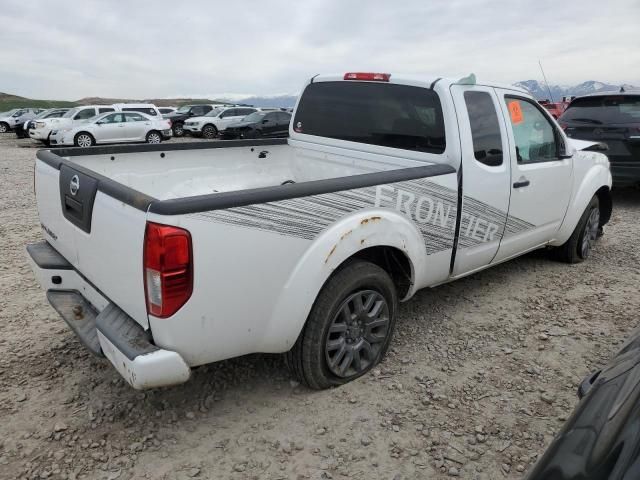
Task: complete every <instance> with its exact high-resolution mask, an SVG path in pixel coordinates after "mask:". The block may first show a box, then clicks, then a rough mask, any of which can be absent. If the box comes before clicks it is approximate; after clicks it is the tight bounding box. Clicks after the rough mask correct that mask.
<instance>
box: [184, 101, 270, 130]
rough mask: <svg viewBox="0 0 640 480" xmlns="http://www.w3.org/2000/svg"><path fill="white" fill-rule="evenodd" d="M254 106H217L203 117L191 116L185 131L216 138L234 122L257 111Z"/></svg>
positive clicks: (186, 123)
mask: <svg viewBox="0 0 640 480" xmlns="http://www.w3.org/2000/svg"><path fill="white" fill-rule="evenodd" d="M257 111H258V109H257V108H253V107H228V108H216V109H214V110H212V111H210V112H209V113H208V114H206V115H205V116H203V117H195V118H191V119H189V120H188V121H186V122H185V124H184V129H185V131H187V132H189V133H191V134H192V135H194V136H203V137H204V138H216V137H217V136H218V134H219V133H220V132H222V131H224V130H225V129H226V128H227V127H228V126H229V125H231V124H232V123H238V122H239V121H240V120H242V119H243V118H244V117H246V116H247V115H251V114H252V113H254V112H257Z"/></svg>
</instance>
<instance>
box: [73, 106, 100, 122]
mask: <svg viewBox="0 0 640 480" xmlns="http://www.w3.org/2000/svg"><path fill="white" fill-rule="evenodd" d="M95 116H96V111H95V109H93V108H85V109H84V110H80V111H79V112H78V113H77V114H76V116H75V117H74V120H86V119H87V118H91V117H95Z"/></svg>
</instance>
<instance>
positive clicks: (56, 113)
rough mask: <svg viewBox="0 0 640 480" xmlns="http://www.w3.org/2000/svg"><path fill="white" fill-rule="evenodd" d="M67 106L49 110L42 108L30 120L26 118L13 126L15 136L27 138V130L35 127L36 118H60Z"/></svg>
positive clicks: (65, 111)
mask: <svg viewBox="0 0 640 480" xmlns="http://www.w3.org/2000/svg"><path fill="white" fill-rule="evenodd" d="M68 110H69V109H68V108H50V109H49V110H44V111H42V112H40V113H39V114H38V115H36V116H35V117H34V118H32V119H31V120H27V121H26V122H24V123H23V124H22V125H20V126H19V127H15V128H14V131H15V132H16V137H18V138H29V130H30V129H31V128H35V125H36V122H37V121H38V120H42V119H45V118H60V117H61V116H63V115H64V114H65V113H67V111H68Z"/></svg>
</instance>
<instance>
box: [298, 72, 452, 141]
mask: <svg viewBox="0 0 640 480" xmlns="http://www.w3.org/2000/svg"><path fill="white" fill-rule="evenodd" d="M293 128H294V130H295V131H296V132H298V133H304V134H307V135H316V136H320V137H328V138H334V139H337V140H346V141H350V142H358V143H366V144H370V145H379V146H382V147H389V148H398V149H402V150H413V151H419V152H427V153H443V152H444V150H445V146H446V143H445V129H444V118H443V115H442V105H441V103H440V99H439V98H438V94H437V93H435V92H434V91H433V90H429V89H426V88H421V87H411V86H406V85H396V84H392V83H391V84H390V83H373V82H318V83H312V84H311V85H309V86H308V87H307V88H306V89H305V91H304V93H303V95H302V98H301V99H300V102H299V105H298V109H297V111H296V116H295V119H294V121H293Z"/></svg>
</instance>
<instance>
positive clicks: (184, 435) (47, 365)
mask: <svg viewBox="0 0 640 480" xmlns="http://www.w3.org/2000/svg"><path fill="white" fill-rule="evenodd" d="M35 152H36V146H35V145H33V144H32V142H31V141H30V140H17V139H15V138H14V137H13V135H12V134H5V135H1V136H0V169H1V170H0V171H1V176H0V182H1V183H0V188H1V189H2V192H3V194H2V197H1V199H0V202H1V208H0V251H1V252H2V258H3V261H2V264H1V265H0V477H1V478H67V479H74V478H78V479H80V478H91V479H110V480H115V479H123V480H124V479H133V478H135V479H139V478H153V479H186V478H202V479H205V478H225V479H226V478H230V479H307V478H310V479H331V478H333V479H340V478H355V479H372V478H376V479H377V478H380V479H395V480H399V479H413V478H430V479H438V478H451V477H460V478H465V479H466V478H469V479H486V480H489V479H492V480H493V479H502V478H506V479H516V478H522V476H523V475H524V473H522V472H526V471H527V470H528V469H529V468H530V466H531V465H532V463H533V462H535V460H536V458H537V456H538V455H539V454H540V453H541V452H543V451H544V449H545V448H546V446H547V445H548V444H549V442H550V441H551V439H552V438H553V435H554V434H555V432H557V431H558V429H559V428H560V426H561V425H562V423H563V421H564V420H565V419H566V418H567V416H568V415H569V413H570V412H571V410H572V409H573V407H574V406H575V404H576V396H575V392H576V387H577V385H578V383H579V381H580V380H581V379H582V377H583V376H584V375H586V374H587V373H588V372H589V371H590V370H592V369H594V368H595V367H597V366H598V365H601V364H602V363H604V362H605V361H606V360H607V359H608V358H609V357H611V356H612V355H613V354H614V353H615V352H616V351H617V349H618V348H619V347H620V344H621V342H622V341H623V340H624V338H625V337H626V335H627V334H628V333H629V332H630V331H631V329H632V328H633V327H634V326H635V325H636V324H637V318H638V313H637V312H638V311H639V309H640V295H638V286H639V285H640V268H639V267H638V265H639V260H640V244H639V243H638V240H637V239H638V236H639V235H640V192H637V191H618V192H616V193H615V210H614V215H613V219H612V221H611V224H610V225H609V226H608V227H607V229H606V234H605V236H604V237H603V238H602V240H601V241H600V242H599V244H598V245H597V247H596V248H595V250H594V251H593V254H592V258H590V259H589V261H588V262H586V263H583V264H579V265H565V264H560V263H556V262H553V261H551V260H549V259H548V258H547V256H546V255H545V254H544V252H538V253H534V254H531V255H527V256H525V257H523V258H520V259H518V260H515V261H512V262H510V263H507V264H503V265H500V266H498V267H495V268H493V269H490V270H487V271H485V272H482V273H479V274H476V275H473V276H471V277H469V278H466V279H463V280H460V281H458V282H455V283H452V284H449V285H445V286H441V287H438V288H435V289H432V290H425V291H422V292H420V293H418V295H417V296H416V297H415V298H414V299H413V300H411V301H410V302H408V303H405V304H403V306H402V307H401V309H400V314H399V322H398V326H397V330H396V335H395V339H394V341H393V344H392V349H391V351H390V353H389V355H388V356H387V358H386V360H385V361H384V362H383V363H382V364H381V365H380V367H379V368H378V369H376V370H375V371H373V373H371V374H369V375H367V376H365V377H364V378H362V379H360V380H358V381H355V382H352V383H350V384H348V385H346V386H343V387H341V388H338V389H334V390H330V391H323V392H315V391H309V390H307V389H305V388H302V387H301V386H299V385H298V384H297V383H296V382H294V381H293V380H292V379H291V377H290V376H289V374H288V372H287V371H286V369H285V367H284V363H283V361H282V359H281V357H280V356H275V355H251V356H247V357H243V358H239V359H234V360H229V361H225V362H221V363H218V364H214V365H210V366H207V367H202V368H199V369H197V370H196V371H195V374H194V377H193V379H192V380H191V381H190V382H189V383H187V384H185V385H182V386H178V387H174V388H166V389H158V390H153V391H148V392H144V393H141V392H136V391H134V390H132V389H131V388H129V387H128V386H127V385H126V384H125V383H124V382H123V381H122V380H121V379H120V377H119V376H118V374H117V373H116V372H115V370H114V369H112V368H111V367H110V366H109V364H108V363H107V362H106V361H100V360H97V359H95V358H94V357H92V356H91V355H90V354H89V353H87V352H86V351H85V349H84V348H83V347H82V346H81V345H80V344H79V342H78V341H77V340H76V338H75V337H74V335H73V334H72V333H71V331H70V330H69V329H68V328H66V325H65V324H64V322H63V321H62V320H61V319H60V318H59V317H58V316H57V314H56V313H55V312H54V311H53V309H52V308H51V307H50V306H49V305H48V304H47V301H46V299H45V295H44V292H43V291H41V289H40V288H39V286H38V285H37V284H36V282H35V279H34V276H33V274H32V273H31V271H30V269H29V267H28V266H27V263H26V260H25V253H24V245H25V244H26V243H27V242H30V241H36V240H39V239H41V234H40V229H39V226H38V218H37V214H36V209H35V205H34V196H33V193H32V190H33V188H32V172H33V162H34V158H35V157H34V156H35Z"/></svg>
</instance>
